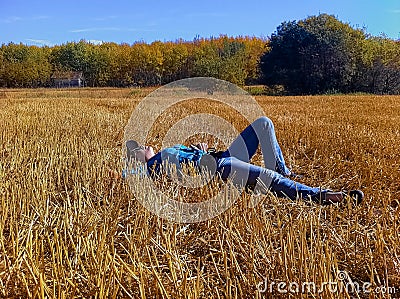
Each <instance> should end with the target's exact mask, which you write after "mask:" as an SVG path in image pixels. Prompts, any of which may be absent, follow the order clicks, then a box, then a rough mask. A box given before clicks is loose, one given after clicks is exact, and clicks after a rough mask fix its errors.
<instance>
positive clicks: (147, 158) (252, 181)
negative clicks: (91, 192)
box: [123, 116, 364, 205]
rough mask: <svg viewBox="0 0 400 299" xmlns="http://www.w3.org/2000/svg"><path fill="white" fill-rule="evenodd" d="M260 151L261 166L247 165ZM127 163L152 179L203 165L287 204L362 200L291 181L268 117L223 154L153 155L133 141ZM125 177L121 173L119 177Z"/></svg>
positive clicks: (181, 149) (357, 193)
mask: <svg viewBox="0 0 400 299" xmlns="http://www.w3.org/2000/svg"><path fill="white" fill-rule="evenodd" d="M259 146H260V147H261V151H262V155H263V160H264V166H263V167H261V166H258V165H254V164H251V163H250V160H251V158H252V157H253V156H254V154H255V153H256V150H257V148H258V147H259ZM126 148H127V158H128V160H132V159H134V160H136V161H139V162H142V163H146V165H147V174H148V175H150V176H151V177H152V178H154V179H156V178H157V177H159V176H160V175H163V174H166V171H165V163H164V162H165V161H168V163H173V164H174V165H175V166H176V168H177V172H178V173H179V171H180V169H182V165H183V164H190V165H206V166H207V167H208V168H209V169H210V171H211V172H212V173H215V174H216V175H218V176H219V177H220V178H221V179H222V180H224V181H226V180H231V181H232V183H233V184H234V185H235V186H236V187H238V188H239V189H241V190H252V191H253V192H256V193H264V194H266V193H267V192H268V191H270V192H272V193H274V194H275V195H276V196H278V197H284V198H289V199H291V200H298V199H304V200H311V201H313V202H316V203H320V204H322V205H329V204H334V203H340V202H343V201H345V200H346V199H350V200H351V201H352V203H353V204H360V203H361V202H362V200H363V199H364V194H363V192H362V191H361V190H351V191H349V192H347V191H344V190H343V191H337V192H334V191H332V190H329V189H321V188H320V187H310V186H307V185H304V184H301V183H298V182H295V181H294V180H293V179H295V178H298V177H299V176H298V175H296V174H295V173H293V172H292V171H291V170H290V169H289V168H288V167H287V166H286V164H285V160H284V158H283V155H282V151H281V148H280V146H279V144H278V141H277V138H276V135H275V129H274V125H273V123H272V121H271V120H270V119H269V118H268V117H265V116H264V117H261V118H258V119H257V120H255V121H254V122H253V123H251V124H250V125H249V126H248V127H247V128H245V129H244V130H243V131H242V132H241V133H240V134H239V136H238V137H237V138H236V139H235V140H234V141H233V142H232V144H231V145H230V146H229V147H228V149H227V150H225V151H218V152H217V151H215V150H214V149H209V148H208V145H207V144H206V143H199V144H197V145H192V146H190V147H187V146H184V145H181V144H177V145H175V146H172V147H168V148H165V149H162V150H161V151H159V152H157V153H155V152H154V149H153V148H152V147H151V146H148V145H140V144H138V142H136V141H135V140H128V141H127V142H126ZM128 174H129V173H127V172H126V170H125V171H124V172H123V177H126V176H127V175H128Z"/></svg>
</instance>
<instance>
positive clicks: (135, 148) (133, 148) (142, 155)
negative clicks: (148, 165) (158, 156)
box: [126, 140, 155, 162]
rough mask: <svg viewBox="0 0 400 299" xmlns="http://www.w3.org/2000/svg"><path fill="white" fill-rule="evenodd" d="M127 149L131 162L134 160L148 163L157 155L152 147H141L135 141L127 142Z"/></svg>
mask: <svg viewBox="0 0 400 299" xmlns="http://www.w3.org/2000/svg"><path fill="white" fill-rule="evenodd" d="M126 148H127V151H128V155H127V156H128V159H129V160H131V159H134V160H136V161H140V162H147V161H148V160H149V159H151V158H152V157H153V156H154V155H155V153H154V150H153V148H152V147H151V146H145V145H140V144H139V143H137V142H136V141H135V140H128V141H127V142H126Z"/></svg>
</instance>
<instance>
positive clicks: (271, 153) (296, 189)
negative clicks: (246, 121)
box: [217, 117, 326, 200]
mask: <svg viewBox="0 0 400 299" xmlns="http://www.w3.org/2000/svg"><path fill="white" fill-rule="evenodd" d="M259 145H260V146H261V151H262V154H263V159H264V167H261V166H257V165H253V164H250V163H249V161H250V159H251V158H252V157H253V156H254V154H255V153H256V150H257V148H258V146H259ZM217 172H218V173H219V174H220V175H221V178H222V179H223V180H226V179H228V178H229V179H230V180H232V182H233V183H234V184H235V185H236V186H237V187H239V188H250V189H253V190H254V191H255V192H257V193H264V194H265V193H266V191H267V190H270V191H272V192H274V193H275V194H276V195H277V196H279V197H288V198H290V199H292V200H295V199H297V198H299V197H301V198H306V197H311V199H313V200H318V197H319V194H320V192H321V189H320V188H312V187H309V186H306V185H304V184H300V183H296V182H294V181H292V180H291V179H289V178H286V177H285V176H287V175H289V174H290V169H289V168H288V167H287V166H286V164H285V160H284V158H283V155H282V151H281V148H280V147H279V144H278V141H277V139H276V135H275V129H274V125H273V123H272V121H271V120H270V119H269V118H267V117H261V118H259V119H257V120H255V121H254V122H253V123H252V124H250V125H249V126H248V127H247V128H246V129H245V130H244V131H243V132H242V133H240V135H239V136H238V137H237V138H236V139H235V140H234V141H233V142H232V144H231V145H230V146H229V148H228V149H227V150H226V151H225V152H224V153H223V154H222V155H221V157H220V158H219V159H218V160H217ZM323 192H326V191H325V190H324V191H323Z"/></svg>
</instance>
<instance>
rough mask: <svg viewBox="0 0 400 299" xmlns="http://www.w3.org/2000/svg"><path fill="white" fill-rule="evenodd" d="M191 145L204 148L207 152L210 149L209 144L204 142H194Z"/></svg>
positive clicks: (199, 148) (200, 148)
mask: <svg viewBox="0 0 400 299" xmlns="http://www.w3.org/2000/svg"><path fill="white" fill-rule="evenodd" d="M191 146H192V147H194V148H196V149H198V150H202V151H205V152H207V150H208V144H207V143H204V142H201V143H197V144H194V145H193V144H192V145H191Z"/></svg>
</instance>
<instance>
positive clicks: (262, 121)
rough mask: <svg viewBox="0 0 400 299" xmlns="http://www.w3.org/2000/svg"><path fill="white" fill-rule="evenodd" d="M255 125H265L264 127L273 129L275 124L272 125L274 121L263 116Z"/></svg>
mask: <svg viewBox="0 0 400 299" xmlns="http://www.w3.org/2000/svg"><path fill="white" fill-rule="evenodd" d="M254 124H257V125H258V124H259V125H263V126H266V127H273V126H274V125H273V123H272V120H270V119H269V118H268V117H266V116H261V117H260V118H258V119H257V120H256V121H255V122H254Z"/></svg>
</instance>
